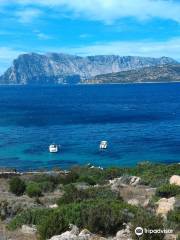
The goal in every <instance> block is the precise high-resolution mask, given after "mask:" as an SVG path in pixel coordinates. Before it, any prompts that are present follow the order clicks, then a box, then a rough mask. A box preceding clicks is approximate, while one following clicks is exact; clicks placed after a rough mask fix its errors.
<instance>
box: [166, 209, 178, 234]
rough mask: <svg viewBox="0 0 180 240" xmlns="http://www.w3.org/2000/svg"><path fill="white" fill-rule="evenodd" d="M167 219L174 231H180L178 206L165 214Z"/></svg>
mask: <svg viewBox="0 0 180 240" xmlns="http://www.w3.org/2000/svg"><path fill="white" fill-rule="evenodd" d="M167 220H168V223H169V225H170V227H172V228H173V229H174V230H176V231H180V207H177V208H175V209H174V210H172V211H170V212H169V213H168V215H167Z"/></svg>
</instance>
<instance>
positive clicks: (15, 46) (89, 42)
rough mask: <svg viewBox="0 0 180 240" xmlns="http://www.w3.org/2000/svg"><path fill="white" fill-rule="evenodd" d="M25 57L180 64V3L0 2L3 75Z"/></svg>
mask: <svg viewBox="0 0 180 240" xmlns="http://www.w3.org/2000/svg"><path fill="white" fill-rule="evenodd" d="M26 52H38V53H46V52H65V53H70V54H77V55H81V56H86V55H99V54H118V55H133V56H137V55H139V56H150V57H160V56H168V57H172V58H175V59H177V60H180V0H51V1H50V0H31V1H30V0H11V1H9V0H0V73H3V72H4V71H5V69H7V67H9V66H10V65H11V63H12V60H13V59H14V58H16V57H17V56H18V55H19V54H21V53H26Z"/></svg>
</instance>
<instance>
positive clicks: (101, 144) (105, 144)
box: [99, 141, 108, 149]
mask: <svg viewBox="0 0 180 240" xmlns="http://www.w3.org/2000/svg"><path fill="white" fill-rule="evenodd" d="M107 147H108V142H107V141H101V142H100V145H99V148H100V149H106V148H107Z"/></svg>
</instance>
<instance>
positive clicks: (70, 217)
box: [38, 200, 137, 239]
mask: <svg viewBox="0 0 180 240" xmlns="http://www.w3.org/2000/svg"><path fill="white" fill-rule="evenodd" d="M136 211H137V208H135V207H133V206H130V205H128V204H126V203H124V202H119V201H107V200H99V201H96V200H91V201H83V202H80V203H71V204H67V205H63V206H61V207H60V208H59V209H56V210H54V211H53V212H51V213H50V214H49V216H48V217H47V218H44V220H43V221H42V222H41V224H40V226H39V228H38V229H39V234H40V236H41V239H47V238H50V237H51V236H53V235H57V234H60V233H62V232H64V231H65V230H67V229H68V226H69V224H70V223H72V224H75V225H77V226H78V227H80V228H87V229H89V230H90V231H91V232H94V233H103V234H115V233H116V232H117V231H118V230H119V229H121V228H122V226H123V223H126V222H129V221H130V220H131V219H132V218H133V217H134V215H135V214H136Z"/></svg>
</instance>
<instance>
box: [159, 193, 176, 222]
mask: <svg viewBox="0 0 180 240" xmlns="http://www.w3.org/2000/svg"><path fill="white" fill-rule="evenodd" d="M175 202H176V200H175V198H174V197H171V198H161V199H160V200H159V201H158V202H157V205H158V207H157V209H156V214H160V215H162V216H163V217H164V218H166V216H167V214H168V212H169V211H171V210H173V209H174V205H175Z"/></svg>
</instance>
